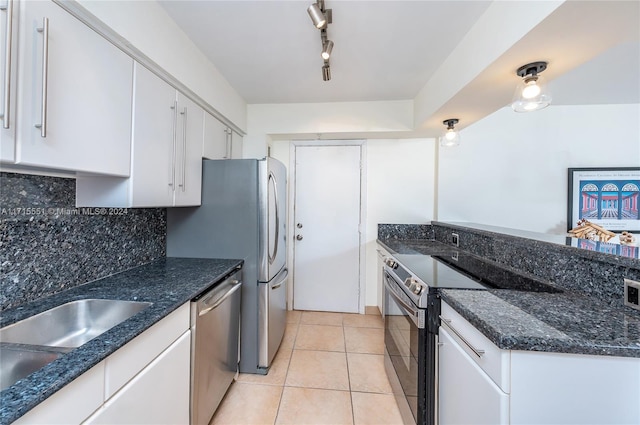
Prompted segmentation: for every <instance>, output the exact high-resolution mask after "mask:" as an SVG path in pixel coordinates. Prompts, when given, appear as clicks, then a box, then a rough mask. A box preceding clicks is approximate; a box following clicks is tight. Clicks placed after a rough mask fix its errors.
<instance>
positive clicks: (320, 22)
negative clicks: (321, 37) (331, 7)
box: [307, 3, 327, 29]
mask: <svg viewBox="0 0 640 425" xmlns="http://www.w3.org/2000/svg"><path fill="white" fill-rule="evenodd" d="M307 13H309V16H310V17H311V21H313V25H315V26H316V28H318V29H320V28H322V27H324V26H326V25H327V17H326V16H325V15H324V13H323V12H322V9H320V6H318V3H313V4H312V5H311V6H309V7H308V8H307Z"/></svg>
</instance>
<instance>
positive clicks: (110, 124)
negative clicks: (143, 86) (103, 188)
mask: <svg viewBox="0 0 640 425" xmlns="http://www.w3.org/2000/svg"><path fill="white" fill-rule="evenodd" d="M19 5H20V13H19V17H20V18H19V49H18V50H19V51H18V62H19V69H20V75H19V77H18V79H17V84H18V91H17V96H18V110H17V112H18V113H17V116H16V120H17V124H18V127H17V145H16V156H15V162H16V163H17V164H21V165H27V166H36V167H44V168H54V169H59V170H71V171H78V172H86V173H97V174H107V175H116V176H128V175H129V166H130V152H131V149H130V142H131V96H132V93H131V89H132V78H133V59H132V58H131V57H129V56H128V55H126V54H125V53H123V52H122V51H121V50H119V49H118V48H116V47H115V46H114V45H113V44H111V43H110V42H108V41H107V40H105V39H104V38H102V37H101V36H100V35H98V34H97V33H96V32H94V31H93V30H92V29H90V28H89V27H87V26H86V25H85V24H83V23H82V22H80V21H79V20H77V19H76V18H74V17H73V16H72V15H70V14H69V13H67V12H66V11H65V10H63V9H62V8H61V7H60V6H58V5H56V4H54V3H52V2H50V1H25V2H20V4H19ZM3 157H4V155H3Z"/></svg>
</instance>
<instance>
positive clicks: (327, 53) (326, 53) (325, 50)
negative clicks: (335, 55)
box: [322, 40, 333, 60]
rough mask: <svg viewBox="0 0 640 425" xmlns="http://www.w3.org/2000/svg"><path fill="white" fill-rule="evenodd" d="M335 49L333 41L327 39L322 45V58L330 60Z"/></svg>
mask: <svg viewBox="0 0 640 425" xmlns="http://www.w3.org/2000/svg"><path fill="white" fill-rule="evenodd" d="M332 50H333V41H331V40H327V42H326V43H324V46H323V47H322V59H324V60H329V58H330V57H331V51H332Z"/></svg>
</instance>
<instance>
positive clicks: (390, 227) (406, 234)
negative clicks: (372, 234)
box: [378, 224, 434, 240]
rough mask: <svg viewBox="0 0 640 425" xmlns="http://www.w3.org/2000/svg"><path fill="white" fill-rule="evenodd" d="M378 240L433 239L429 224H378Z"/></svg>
mask: <svg viewBox="0 0 640 425" xmlns="http://www.w3.org/2000/svg"><path fill="white" fill-rule="evenodd" d="M378 239H380V240H385V239H434V234H433V227H432V226H431V225H430V224H378Z"/></svg>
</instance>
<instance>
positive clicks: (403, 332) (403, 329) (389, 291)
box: [384, 260, 439, 424]
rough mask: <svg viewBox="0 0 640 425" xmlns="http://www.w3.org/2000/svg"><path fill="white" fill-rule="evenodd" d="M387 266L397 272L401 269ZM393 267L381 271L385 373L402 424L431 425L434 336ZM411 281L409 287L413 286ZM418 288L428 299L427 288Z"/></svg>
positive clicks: (422, 309)
mask: <svg viewBox="0 0 640 425" xmlns="http://www.w3.org/2000/svg"><path fill="white" fill-rule="evenodd" d="M389 262H391V266H392V267H393V265H396V267H397V268H396V269H395V270H396V271H397V270H398V268H401V267H402V266H399V265H397V263H394V262H393V260H389V261H388V264H389ZM392 267H389V265H387V266H385V270H384V326H385V329H384V345H385V369H386V372H387V376H388V377H389V381H390V382H391V386H392V388H393V393H394V396H395V397H396V401H397V403H398V407H399V408H400V413H401V414H402V418H403V422H404V423H405V424H416V423H417V424H427V423H429V424H434V423H435V411H434V408H435V395H436V394H435V392H434V390H435V364H436V360H435V358H433V356H435V354H436V350H435V347H436V345H435V344H436V342H437V341H435V339H434V338H436V335H435V334H434V333H433V332H430V331H429V326H428V316H429V314H428V313H429V309H428V308H426V307H425V306H423V307H420V306H418V305H417V304H416V303H415V302H414V301H413V300H412V298H411V297H410V296H409V295H408V294H407V293H406V292H405V291H404V290H403V289H402V287H403V286H405V284H404V282H405V281H404V280H401V279H400V277H399V276H398V275H397V274H396V273H394V271H393V269H392ZM402 270H404V269H402ZM410 279H411V278H408V279H407V282H408V285H409V286H411V285H412V284H413V285H416V283H415V282H411V281H410ZM421 288H422V291H427V292H425V295H426V298H429V294H428V287H427V286H426V285H424V286H421ZM433 295H435V294H433ZM438 307H439V306H438ZM434 308H435V306H434Z"/></svg>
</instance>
